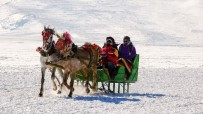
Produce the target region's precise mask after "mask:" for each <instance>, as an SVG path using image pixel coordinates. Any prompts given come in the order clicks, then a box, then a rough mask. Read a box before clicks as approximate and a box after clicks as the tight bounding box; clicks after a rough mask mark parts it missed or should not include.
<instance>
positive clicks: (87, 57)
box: [39, 27, 139, 97]
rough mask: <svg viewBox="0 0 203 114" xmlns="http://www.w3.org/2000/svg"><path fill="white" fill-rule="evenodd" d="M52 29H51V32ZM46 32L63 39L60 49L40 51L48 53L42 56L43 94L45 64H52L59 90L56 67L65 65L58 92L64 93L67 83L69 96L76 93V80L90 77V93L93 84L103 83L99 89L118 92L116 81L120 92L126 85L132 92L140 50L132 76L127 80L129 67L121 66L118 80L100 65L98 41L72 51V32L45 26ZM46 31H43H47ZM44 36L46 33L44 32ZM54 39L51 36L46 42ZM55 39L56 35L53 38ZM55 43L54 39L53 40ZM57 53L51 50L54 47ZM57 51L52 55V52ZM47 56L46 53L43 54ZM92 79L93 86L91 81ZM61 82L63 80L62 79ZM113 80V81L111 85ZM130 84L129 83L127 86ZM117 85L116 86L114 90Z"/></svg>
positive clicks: (87, 84) (59, 41) (53, 75)
mask: <svg viewBox="0 0 203 114" xmlns="http://www.w3.org/2000/svg"><path fill="white" fill-rule="evenodd" d="M50 31H51V32H50ZM43 34H51V37H52V35H56V36H57V37H58V38H59V39H58V41H57V42H56V45H55V47H56V49H54V48H52V47H49V48H48V49H40V50H39V52H40V54H41V55H44V57H46V58H50V57H51V59H46V60H43V61H42V60H41V62H42V81H41V89H40V94H39V96H43V83H44V72H45V70H43V69H45V68H47V67H48V66H49V67H51V68H52V69H53V70H52V82H53V84H54V90H56V84H55V83H54V81H53V80H54V78H55V74H54V73H55V69H56V68H58V69H62V70H63V71H64V72H63V74H62V72H61V71H60V70H59V71H60V72H61V73H60V74H61V75H62V83H61V84H60V89H59V91H58V93H61V91H62V87H63V86H64V85H65V87H67V88H68V89H70V93H69V97H72V94H73V91H74V87H73V85H74V81H75V80H77V81H86V83H85V86H86V92H87V93H89V92H90V90H89V85H90V87H91V89H93V91H97V88H98V87H99V84H101V87H100V88H99V89H101V90H104V91H105V92H106V93H109V92H113V93H116V91H115V89H116V84H118V93H120V92H121V91H120V88H122V91H123V93H128V92H129V84H130V83H134V82H135V81H137V78H138V65H139V55H138V54H137V55H136V57H135V59H134V62H133V69H132V72H131V75H130V78H129V79H128V80H125V77H124V75H125V68H124V66H119V68H118V72H117V75H116V76H115V79H114V80H111V79H110V77H109V73H108V70H107V69H106V68H102V69H97V62H98V60H99V46H98V45H96V44H91V43H86V44H85V45H83V46H82V47H76V50H77V51H75V52H72V49H73V47H72V46H73V43H72V41H71V39H70V35H69V34H68V33H64V34H63V35H62V36H60V35H58V34H57V33H55V31H54V29H50V28H46V27H45V28H44V33H43ZM43 34H42V35H43ZM43 37H44V36H43ZM49 37H50V36H49ZM48 40H50V38H47V39H46V41H45V42H44V38H43V42H44V43H49V42H47V41H48ZM51 40H52V38H51ZM51 43H52V42H51ZM51 50H52V51H53V50H54V52H53V53H51V54H50V53H49V52H50V51H51ZM53 54H54V55H56V56H54V57H52V55H53ZM41 58H43V57H41ZM44 63H45V64H44ZM69 77H70V80H71V81H70V84H68V83H67V81H68V78H69ZM89 81H91V82H92V86H91V84H90V83H89ZM59 83H60V82H59ZM111 84H113V85H112V86H111ZM126 86H127V87H126ZM111 88H113V90H111Z"/></svg>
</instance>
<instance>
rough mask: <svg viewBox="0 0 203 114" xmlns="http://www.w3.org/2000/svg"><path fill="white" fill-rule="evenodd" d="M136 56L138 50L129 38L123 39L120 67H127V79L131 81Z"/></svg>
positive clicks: (120, 48) (120, 51)
mask: <svg viewBox="0 0 203 114" xmlns="http://www.w3.org/2000/svg"><path fill="white" fill-rule="evenodd" d="M135 56H136V49H135V47H134V45H133V44H132V42H131V41H130V37H129V36H125V37H124V38H123V43H122V44H121V45H120V47H119V59H118V65H122V66H125V78H126V80H128V79H129V76H130V73H131V71H132V66H133V60H134V58H135Z"/></svg>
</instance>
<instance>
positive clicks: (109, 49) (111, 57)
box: [100, 39, 118, 79]
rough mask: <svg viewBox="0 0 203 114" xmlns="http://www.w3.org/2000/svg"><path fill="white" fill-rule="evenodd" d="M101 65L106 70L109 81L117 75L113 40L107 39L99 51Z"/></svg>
mask: <svg viewBox="0 0 203 114" xmlns="http://www.w3.org/2000/svg"><path fill="white" fill-rule="evenodd" d="M100 54H101V55H102V63H103V65H104V67H105V68H107V69H108V71H109V75H110V78H111V79H114V77H115V75H116V74H117V70H116V69H117V68H116V67H117V61H118V50H117V49H115V48H114V47H113V40H112V39H108V40H107V42H106V46H105V47H104V48H102V49H101V51H100Z"/></svg>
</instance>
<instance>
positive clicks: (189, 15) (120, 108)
mask: <svg viewBox="0 0 203 114" xmlns="http://www.w3.org/2000/svg"><path fill="white" fill-rule="evenodd" d="M202 12H203V1H202V0H176V1H173V0H156V1H155V0H126V1H124V0H77V1H73V0H61V1H60V2H56V1H55V0H49V1H45V0H35V1H32V0H1V1H0V96H1V97H0V114H22V113H28V114H38V113H41V114H45V113H49V114H56V113H60V114H119V113H125V114H203V77H202V76H203V43H202V42H203V14H202ZM47 24H50V25H53V26H54V27H55V28H56V30H57V31H58V32H59V33H62V32H64V31H69V32H70V34H71V35H72V36H73V41H74V42H75V43H76V44H78V45H82V44H83V43H84V42H88V41H91V42H94V43H96V44H99V45H100V46H102V44H103V43H104V41H105V38H106V37H107V36H110V35H111V36H113V37H115V39H116V41H117V42H118V43H122V38H123V36H125V35H129V36H130V37H131V40H132V42H133V44H134V45H135V47H136V49H137V53H139V54H140V66H139V76H138V82H136V83H134V84H131V85H130V94H116V95H112V94H105V93H103V92H101V91H98V92H97V93H94V92H91V93H90V94H86V93H85V88H84V87H83V86H81V85H76V84H75V91H74V93H73V98H69V97H68V96H67V94H68V90H66V91H67V92H64V93H63V94H62V95H58V94H57V92H55V91H53V90H52V87H51V77H50V76H51V73H50V72H47V73H46V77H45V91H44V97H38V94H39V89H40V80H41V72H40V62H39V56H40V55H39V54H38V53H37V52H36V51H35V49H36V47H38V46H41V45H42V41H41V31H42V30H43V25H47ZM55 40H57V39H56V38H55Z"/></svg>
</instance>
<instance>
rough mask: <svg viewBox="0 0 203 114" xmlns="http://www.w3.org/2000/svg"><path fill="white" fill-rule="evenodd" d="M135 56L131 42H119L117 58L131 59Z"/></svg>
mask: <svg viewBox="0 0 203 114" xmlns="http://www.w3.org/2000/svg"><path fill="white" fill-rule="evenodd" d="M135 56H136V49H135V47H134V46H133V44H132V42H129V43H128V44H124V43H123V44H121V45H120V47H119V58H125V59H129V60H133V58H134V57H135Z"/></svg>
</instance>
